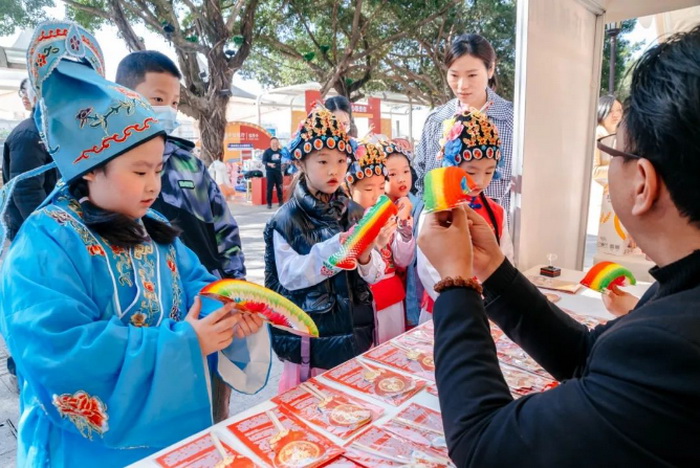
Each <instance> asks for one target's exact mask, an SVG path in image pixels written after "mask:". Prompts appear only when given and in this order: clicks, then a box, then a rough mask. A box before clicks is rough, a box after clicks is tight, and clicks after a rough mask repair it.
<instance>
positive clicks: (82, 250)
mask: <svg viewBox="0 0 700 468" xmlns="http://www.w3.org/2000/svg"><path fill="white" fill-rule="evenodd" d="M27 62H28V63H29V66H30V78H31V81H32V86H33V87H34V89H35V90H36V93H37V96H38V99H39V105H38V107H37V112H36V114H35V118H36V120H37V124H38V128H39V129H40V131H41V133H42V138H43V139H44V142H45V144H46V147H47V148H48V149H49V151H50V153H51V155H52V157H53V159H54V162H55V165H56V166H57V167H58V169H59V170H60V172H61V175H62V177H63V181H64V183H59V185H58V186H57V188H56V190H54V192H53V193H52V194H51V195H49V197H48V198H47V199H46V200H45V201H44V203H43V204H42V205H41V206H40V207H39V208H38V209H37V211H35V212H34V213H33V214H32V215H31V216H30V217H29V218H28V219H27V221H26V222H25V223H24V225H23V226H22V228H21V230H20V231H19V233H18V235H17V237H16V238H15V239H14V242H13V243H12V245H11V247H10V250H9V253H8V255H7V258H6V259H5V261H4V263H3V265H2V267H1V268H2V270H1V271H0V278H1V279H0V330H1V331H2V334H3V336H4V338H5V340H6V342H7V345H8V347H9V349H10V351H11V353H12V355H13V356H14V357H15V360H16V363H17V376H18V381H19V385H20V413H21V416H20V420H19V428H18V450H17V465H18V466H23V467H24V466H42V467H43V466H51V467H63V466H71V467H83V466H94V465H95V464H96V463H99V464H100V466H101V467H108V466H115V467H116V466H125V465H128V464H130V463H133V462H135V461H137V460H139V459H141V458H143V457H146V456H148V455H150V454H152V453H154V452H156V451H158V450H160V449H162V448H164V447H167V446H168V445H171V444H173V443H175V442H177V441H179V440H181V439H183V438H185V437H187V436H189V435H191V434H193V433H195V432H197V431H200V430H203V429H205V428H207V427H208V426H210V425H211V424H212V415H211V411H212V409H211V393H210V392H211V389H210V369H211V371H215V372H218V374H219V375H220V376H221V377H222V378H223V379H224V380H225V381H226V382H227V383H229V384H230V385H231V386H232V387H234V388H235V389H237V390H239V391H241V392H247V393H252V392H256V391H257V390H259V389H260V388H261V387H262V386H263V385H264V384H265V383H266V380H267V376H268V372H269V364H270V340H269V334H268V331H267V328H266V327H264V326H263V325H262V322H261V321H260V319H258V318H251V317H249V316H244V315H242V314H233V313H231V306H224V307H221V305H220V304H218V303H215V302H213V301H208V300H204V301H202V300H200V299H198V298H197V293H198V291H199V290H200V289H201V288H202V287H203V286H205V285H207V284H209V283H210V282H212V281H214V280H215V277H214V276H212V275H211V274H210V273H208V272H207V270H206V269H205V268H204V267H203V266H202V265H201V263H200V262H199V260H198V259H197V257H196V256H195V254H194V253H192V251H190V250H189V249H187V248H186V247H185V246H184V245H183V244H182V243H181V242H180V241H179V240H178V239H177V234H178V231H177V230H176V229H175V228H173V227H171V226H170V225H169V224H167V222H166V221H165V220H164V218H162V217H161V216H160V215H159V214H157V213H156V212H154V211H152V210H150V209H149V207H150V205H151V204H152V203H153V201H154V200H155V199H156V197H157V196H158V192H159V190H160V181H161V177H160V172H161V170H162V166H163V145H164V138H165V133H164V131H163V129H162V128H161V127H160V125H159V124H158V121H157V119H156V118H155V114H154V113H153V110H152V109H151V107H150V105H149V104H148V103H147V102H146V101H145V100H143V98H142V97H141V96H140V95H139V94H137V93H134V92H132V91H129V90H127V89H125V88H121V87H119V86H118V85H116V84H114V83H111V82H109V81H106V80H105V79H104V78H103V74H104V72H103V70H104V62H103V58H102V54H101V51H100V48H99V45H98V44H97V42H96V41H95V39H94V37H93V36H92V35H91V34H90V33H88V32H87V31H85V30H84V29H82V28H80V27H79V26H77V25H76V24H73V23H67V22H48V23H44V24H42V25H40V26H39V27H38V28H37V30H36V32H35V34H34V37H33V39H32V43H31V45H30V47H29V49H28V59H27ZM49 166H53V164H52V165H49ZM46 168H47V167H46V166H45V167H44V169H42V170H45V169H46ZM37 172H38V170H35V171H33V173H37ZM31 175H32V174H31V173H30V174H27V175H26V177H29V176H31ZM17 179H19V178H17ZM18 181H19V180H15V181H11V182H10V183H9V184H8V185H6V187H5V188H4V189H3V192H4V193H2V194H0V202H2V203H0V217H2V215H3V214H4V209H5V207H4V206H3V205H5V204H6V200H7V198H8V197H9V194H10V192H11V191H12V188H13V187H14V186H15V185H16V183H17V182H18ZM4 236H5V232H4V226H2V229H0V245H2V241H4Z"/></svg>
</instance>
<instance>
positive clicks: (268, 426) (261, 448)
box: [228, 408, 345, 468]
mask: <svg viewBox="0 0 700 468" xmlns="http://www.w3.org/2000/svg"><path fill="white" fill-rule="evenodd" d="M273 412H274V417H276V419H277V420H278V421H279V423H281V425H282V426H284V428H285V430H286V431H287V434H283V433H281V432H280V430H279V429H278V428H277V426H276V425H275V423H274V422H273V421H272V420H271V419H270V416H268V414H267V413H259V414H256V415H254V416H251V417H249V418H246V419H243V420H242V421H238V422H235V423H233V424H231V425H229V426H228V429H229V430H230V431H231V432H233V434H234V435H235V436H236V437H237V438H238V439H239V440H240V441H241V442H243V443H244V444H245V445H246V446H247V447H248V448H250V449H251V450H252V451H253V453H255V454H256V455H257V456H259V457H260V458H261V459H263V460H264V461H265V462H267V463H269V464H270V465H272V466H275V467H277V468H294V467H298V466H304V467H310V468H312V467H318V466H322V465H323V464H324V463H328V462H329V461H331V460H333V459H334V458H336V457H338V456H339V455H341V454H342V453H343V452H344V451H345V450H344V449H343V448H341V447H339V446H338V445H336V444H334V443H333V442H331V441H330V440H328V439H327V438H325V437H324V436H322V435H321V434H319V433H318V432H316V431H314V430H312V429H311V428H310V427H308V426H307V425H305V424H304V423H302V422H301V421H299V420H298V419H296V418H293V417H291V416H288V415H287V414H284V413H281V412H280V411H279V410H278V409H277V408H275V409H274V410H273Z"/></svg>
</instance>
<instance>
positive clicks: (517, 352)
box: [495, 335, 553, 379]
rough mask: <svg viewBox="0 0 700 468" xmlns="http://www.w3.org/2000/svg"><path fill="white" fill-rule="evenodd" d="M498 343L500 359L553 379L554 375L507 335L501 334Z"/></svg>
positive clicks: (497, 348) (496, 342) (497, 350)
mask: <svg viewBox="0 0 700 468" xmlns="http://www.w3.org/2000/svg"><path fill="white" fill-rule="evenodd" d="M495 344H496V353H497V354H498V360H499V361H501V362H502V363H505V364H508V365H510V366H513V367H517V368H520V369H523V370H526V371H528V372H532V373H534V374H537V375H539V376H541V377H544V378H545V379H553V377H552V376H551V375H550V374H549V373H548V372H547V371H546V370H544V369H543V368H542V366H540V365H539V364H538V363H537V361H535V360H534V359H532V358H531V357H530V355H529V354H527V353H526V352H525V351H524V350H523V349H522V348H521V347H520V346H518V345H517V344H515V343H513V342H512V341H511V340H510V338H508V337H507V336H506V335H503V336H501V337H500V338H499V339H498V340H497V341H495Z"/></svg>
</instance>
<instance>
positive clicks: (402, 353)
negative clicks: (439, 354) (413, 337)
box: [363, 338, 435, 381]
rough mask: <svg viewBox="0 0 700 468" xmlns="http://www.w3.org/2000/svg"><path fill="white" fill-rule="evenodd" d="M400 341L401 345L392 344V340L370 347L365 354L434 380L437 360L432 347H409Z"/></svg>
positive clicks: (388, 364) (375, 359)
mask: <svg viewBox="0 0 700 468" xmlns="http://www.w3.org/2000/svg"><path fill="white" fill-rule="evenodd" d="M395 339H396V338H395ZM398 343H399V344H398V346H399V347H397V346H396V345H394V344H392V342H387V343H384V344H382V345H379V346H377V347H376V348H372V349H370V350H369V351H367V352H366V353H365V354H364V355H363V356H364V357H366V358H368V359H372V360H373V361H377V362H380V363H382V364H386V365H387V366H389V367H393V368H396V369H399V370H402V371H404V372H408V373H410V374H412V375H417V376H418V377H421V378H424V379H428V380H432V381H434V380H435V361H434V360H433V351H432V349H428V348H426V347H425V346H416V345H413V346H412V347H410V348H409V347H406V346H404V345H403V344H401V343H403V342H402V341H399V342H398Z"/></svg>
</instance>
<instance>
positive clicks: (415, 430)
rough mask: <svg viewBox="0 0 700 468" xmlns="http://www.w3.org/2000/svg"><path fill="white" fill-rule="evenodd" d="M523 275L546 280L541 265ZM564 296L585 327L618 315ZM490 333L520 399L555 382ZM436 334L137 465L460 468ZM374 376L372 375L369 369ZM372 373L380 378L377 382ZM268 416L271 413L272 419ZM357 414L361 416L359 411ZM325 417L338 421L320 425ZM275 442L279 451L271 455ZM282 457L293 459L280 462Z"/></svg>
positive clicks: (590, 296) (573, 275) (595, 299)
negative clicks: (437, 362)
mask: <svg viewBox="0 0 700 468" xmlns="http://www.w3.org/2000/svg"><path fill="white" fill-rule="evenodd" d="M524 274H525V275H526V276H528V277H534V276H539V266H538V267H536V268H533V269H531V270H528V271H526V272H524ZM583 276H584V273H583V272H580V271H574V270H565V269H564V270H562V274H561V276H560V277H559V278H560V279H562V280H565V281H573V282H578V281H580V280H581V278H583ZM648 287H649V283H639V284H638V285H636V286H632V287H629V288H625V289H626V290H627V291H628V292H630V293H632V294H635V295H637V296H641V295H642V294H643V293H644V291H645V290H646V289H647V288H648ZM542 291H543V292H544V291H547V290H545V289H542ZM547 292H550V293H551V292H552V291H547ZM556 294H557V296H559V297H560V299H558V300H557V305H558V306H559V307H561V308H562V309H564V310H566V311H570V312H573V313H574V314H575V315H579V316H585V320H583V322H584V323H586V325H588V326H589V327H592V326H595V325H596V324H597V323H604V322H605V321H607V320H609V319H612V318H613V316H612V315H610V314H609V313H608V312H607V311H606V310H605V308H604V306H603V303H602V301H601V298H600V293H597V292H594V291H591V290H588V289H586V288H581V289H579V290H578V291H577V292H576V293H575V294H566V293H562V292H557V293H556ZM491 327H492V336H493V337H494V342H495V343H496V348H497V351H498V357H499V361H500V363H501V368H502V370H503V372H504V376H505V378H506V382H507V383H508V385H509V387H510V389H511V393H512V394H513V396H514V397H515V398H518V397H520V396H522V395H525V394H528V393H532V392H538V391H544V390H546V389H548V388H551V387H553V386H556V385H557V382H556V381H554V379H552V378H551V376H549V374H547V373H546V371H544V369H542V368H541V367H539V366H538V365H537V363H535V362H534V361H533V360H532V359H531V358H529V356H527V355H526V354H525V353H524V351H522V349H520V348H519V347H518V346H517V345H515V343H513V342H511V341H510V340H509V339H508V338H507V337H506V336H505V334H503V332H502V331H500V330H499V329H498V327H496V326H495V325H494V324H491ZM432 330H433V329H432V321H430V322H427V323H425V324H422V325H420V326H419V327H416V328H414V329H413V330H410V331H408V332H406V333H404V334H403V335H401V336H398V337H396V338H394V339H393V340H390V341H389V342H387V343H384V344H382V345H380V346H377V347H375V348H373V349H371V350H369V351H367V352H366V353H364V354H363V355H362V356H360V357H358V358H355V359H352V360H350V361H348V362H346V363H344V364H341V365H340V366H338V367H336V368H334V369H331V370H329V371H327V372H326V373H324V374H322V375H321V376H319V377H316V378H315V379H312V380H311V383H312V386H311V390H308V386H305V385H304V384H302V386H300V387H296V388H294V389H292V390H289V391H288V392H287V393H285V394H283V395H278V396H277V397H275V398H273V399H271V400H268V401H265V402H263V403H260V404H259V405H257V406H255V407H253V408H250V409H248V410H246V411H243V412H241V413H239V414H236V415H235V416H233V417H231V418H229V419H228V420H226V421H223V422H221V423H219V424H216V425H214V426H212V427H211V428H209V429H207V430H205V431H202V432H200V433H198V434H194V435H192V436H191V437H189V438H187V439H185V440H183V441H181V442H178V443H177V444H174V445H173V446H171V447H168V448H167V449H164V450H162V451H160V452H158V453H156V454H154V455H152V456H150V457H148V458H146V459H144V460H141V461H139V462H137V463H135V464H133V465H131V466H132V467H135V468H146V467H165V468H174V467H177V468H184V467H201V468H204V467H249V466H262V467H264V466H287V467H292V466H323V467H363V466H364V467H372V468H374V467H393V466H407V465H409V464H411V463H414V464H422V465H421V466H435V467H439V466H453V465H452V464H451V462H449V459H448V456H447V449H446V446H445V441H444V435H443V434H442V422H441V420H440V416H439V411H440V408H439V401H438V398H437V388H436V386H435V383H434V373H433V372H432V370H431V367H430V366H431V365H433V366H434V364H433V362H432ZM358 360H359V361H360V363H358V362H357V361H358ZM372 370H373V371H374V374H373V373H372V372H369V371H372ZM372 376H374V380H370V379H369V377H372ZM391 379H394V380H391ZM384 382H388V383H389V384H391V385H398V387H400V389H399V390H398V391H399V393H396V394H394V393H392V392H393V391H394V390H396V387H390V388H389V390H390V391H389V392H384V391H383V390H381V389H382V387H381V386H382V384H383V383H384ZM401 385H404V386H405V388H406V389H408V390H405V391H404V388H403V387H401ZM365 387H366V388H365ZM324 397H325V398H324ZM272 400H276V401H272ZM348 404H349V406H348ZM353 405H355V406H353ZM290 408H292V410H291V411H290V410H289V409H290ZM347 408H351V410H350V413H343V411H345V410H346V409H347ZM353 408H354V409H353ZM358 408H360V409H361V410H362V411H360V410H358ZM270 410H271V411H272V412H273V414H272V415H271V414H270V413H269V412H266V411H270ZM356 410H357V411H360V412H356V413H352V411H356ZM336 411H337V412H338V414H340V415H341V416H343V417H345V416H348V414H350V415H351V416H353V417H355V416H356V415H358V414H361V415H362V417H367V415H368V414H371V419H369V420H367V422H362V423H359V424H357V425H356V427H355V426H352V424H350V425H348V422H350V423H352V422H353V420H352V418H350V420H349V421H348V420H347V419H342V418H341V419H340V420H338V419H337V418H336V419H334V418H335V417H336V416H337V415H336V416H334V414H335V413H336ZM363 411H364V412H363ZM326 420H327V421H331V422H332V423H319V421H326ZM358 420H359V419H358ZM312 421H313V422H312ZM282 429H284V431H283V430H282ZM212 433H213V434H214V437H213V438H212V436H211V434H212ZM275 437H277V439H275ZM215 439H217V440H216V441H215ZM217 442H219V444H218V447H217ZM273 445H274V447H275V449H274V450H273V449H272V448H270V447H271V446H273ZM288 447H293V448H294V449H295V450H297V452H295V454H296V455H288V451H286V450H287V448H288ZM290 450H291V449H290ZM343 452H344V453H343ZM222 453H224V454H226V455H227V456H230V457H233V456H234V455H233V454H234V453H235V454H239V455H241V456H243V457H247V459H243V458H236V459H235V460H232V458H229V459H228V462H229V463H228V464H224V463H223V455H222ZM289 453H292V452H289ZM299 453H302V455H299ZM341 453H342V454H341ZM283 456H285V457H287V458H285V459H284V460H282V459H281V458H282V457H283ZM294 456H297V458H296V459H294ZM290 457H291V458H290ZM299 457H301V458H299ZM303 457H307V458H306V459H305V458H303ZM324 457H325V458H324ZM304 460H307V461H306V462H305V461H304Z"/></svg>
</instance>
